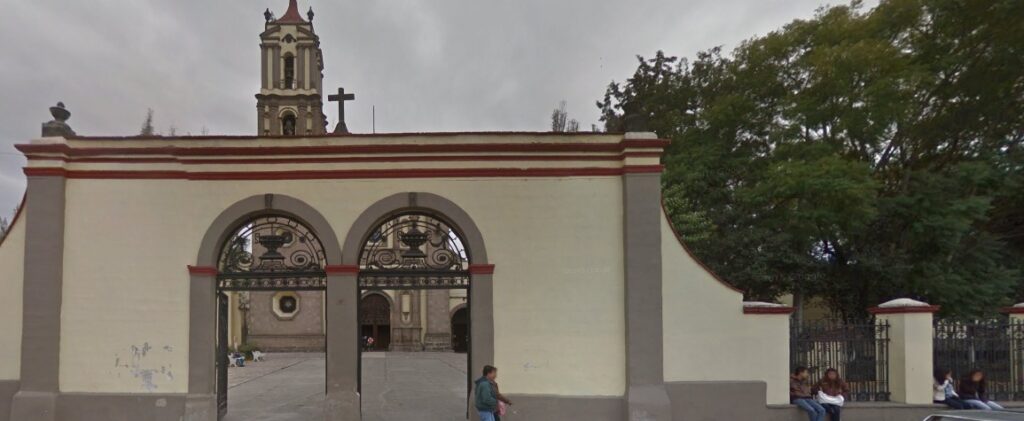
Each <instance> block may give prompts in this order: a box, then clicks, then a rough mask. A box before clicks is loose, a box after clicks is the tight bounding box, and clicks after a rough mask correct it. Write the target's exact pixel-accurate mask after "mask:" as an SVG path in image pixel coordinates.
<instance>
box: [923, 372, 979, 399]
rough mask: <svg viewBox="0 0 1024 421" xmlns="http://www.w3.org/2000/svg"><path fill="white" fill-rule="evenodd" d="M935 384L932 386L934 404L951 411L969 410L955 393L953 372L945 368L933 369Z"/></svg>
mask: <svg viewBox="0 0 1024 421" xmlns="http://www.w3.org/2000/svg"><path fill="white" fill-rule="evenodd" d="M934 378H935V383H934V384H933V385H932V389H933V390H932V392H934V394H935V396H934V400H935V403H939V404H943V405H946V406H948V407H950V408H953V409H971V407H970V405H967V403H966V402H964V401H963V399H960V395H958V394H957V393H956V385H955V384H954V383H953V370H950V369H946V368H936V369H935V376H934Z"/></svg>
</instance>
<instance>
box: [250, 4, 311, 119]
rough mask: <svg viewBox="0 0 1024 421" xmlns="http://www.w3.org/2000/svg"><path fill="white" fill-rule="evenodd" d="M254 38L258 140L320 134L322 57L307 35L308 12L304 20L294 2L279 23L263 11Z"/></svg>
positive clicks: (309, 26)
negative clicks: (256, 47) (262, 23)
mask: <svg viewBox="0 0 1024 421" xmlns="http://www.w3.org/2000/svg"><path fill="white" fill-rule="evenodd" d="M263 15H264V18H265V19H266V21H267V22H266V27H265V28H266V29H265V30H264V31H263V33H262V34H260V74H261V77H260V84H261V86H260V92H259V93H258V94H256V108H257V116H258V118H257V126H258V130H259V135H260V136H305V135H320V134H324V133H325V132H326V131H327V117H326V116H325V115H324V113H323V93H322V92H323V79H324V75H323V70H324V64H323V63H324V61H323V52H322V51H321V50H320V37H318V36H317V35H316V33H314V32H313V9H312V8H310V9H309V11H308V12H307V13H306V19H303V18H302V15H301V14H299V6H298V4H297V0H289V2H288V10H287V11H286V12H285V13H284V15H282V16H281V17H280V18H277V17H275V16H274V14H273V13H272V12H271V11H270V9H267V11H266V12H264V14H263Z"/></svg>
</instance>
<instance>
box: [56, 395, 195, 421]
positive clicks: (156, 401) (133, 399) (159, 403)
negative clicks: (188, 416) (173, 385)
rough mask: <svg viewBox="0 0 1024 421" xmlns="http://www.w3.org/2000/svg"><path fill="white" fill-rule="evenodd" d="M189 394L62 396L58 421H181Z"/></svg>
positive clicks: (58, 404)
mask: <svg viewBox="0 0 1024 421" xmlns="http://www.w3.org/2000/svg"><path fill="white" fill-rule="evenodd" d="M184 413H185V395H157V394H145V395H118V394H104V393H62V394H61V395H60V398H59V399H58V400H57V419H58V420H75V421H138V420H146V421H180V420H181V418H182V414H184Z"/></svg>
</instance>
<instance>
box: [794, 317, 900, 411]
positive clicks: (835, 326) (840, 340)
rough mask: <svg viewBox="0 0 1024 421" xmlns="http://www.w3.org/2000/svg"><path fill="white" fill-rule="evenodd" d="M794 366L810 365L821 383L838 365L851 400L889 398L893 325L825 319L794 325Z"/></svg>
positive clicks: (812, 375) (813, 379) (814, 377)
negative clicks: (890, 326) (890, 347)
mask: <svg viewBox="0 0 1024 421" xmlns="http://www.w3.org/2000/svg"><path fill="white" fill-rule="evenodd" d="M789 337H790V345H789V348H790V350H789V355H790V368H791V369H795V368H796V367H800V366H802V367H807V368H808V370H809V371H810V374H811V381H812V382H817V381H818V380H819V379H821V376H823V375H824V374H825V370H827V369H829V368H835V369H836V370H838V371H839V376H840V377H842V378H843V379H844V380H846V383H847V384H848V385H849V387H850V396H849V399H850V401H855V402H860V401H888V400H889V395H890V391H889V324H888V322H875V321H857V322H846V321H834V320H822V321H812V322H804V323H803V324H801V325H796V324H794V325H793V326H792V327H791V328H790V335H789Z"/></svg>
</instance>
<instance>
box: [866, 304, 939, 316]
mask: <svg viewBox="0 0 1024 421" xmlns="http://www.w3.org/2000/svg"><path fill="white" fill-rule="evenodd" d="M940 308H941V307H940V306H907V307H872V308H869V309H868V313H871V314H905V313H936V312H938V311H939V309H940Z"/></svg>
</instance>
